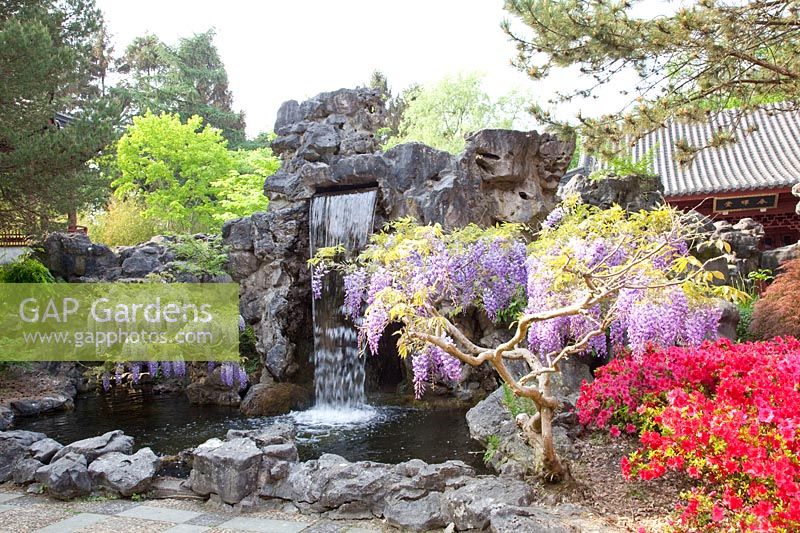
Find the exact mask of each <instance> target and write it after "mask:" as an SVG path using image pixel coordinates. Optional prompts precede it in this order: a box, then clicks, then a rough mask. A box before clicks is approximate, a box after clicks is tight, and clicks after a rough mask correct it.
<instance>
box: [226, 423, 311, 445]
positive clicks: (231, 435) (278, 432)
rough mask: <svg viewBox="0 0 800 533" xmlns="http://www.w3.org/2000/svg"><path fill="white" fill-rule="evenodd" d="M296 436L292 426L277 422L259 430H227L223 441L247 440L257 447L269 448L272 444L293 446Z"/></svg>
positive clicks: (295, 430)
mask: <svg viewBox="0 0 800 533" xmlns="http://www.w3.org/2000/svg"><path fill="white" fill-rule="evenodd" d="M296 435H297V429H296V428H295V427H294V424H288V423H284V422H277V423H274V424H271V425H269V426H267V427H264V428H259V429H229V430H228V433H227V434H226V435H225V439H226V440H233V439H241V438H248V439H251V440H253V441H254V442H255V443H256V445H257V446H269V445H272V444H293V443H294V438H295V436H296Z"/></svg>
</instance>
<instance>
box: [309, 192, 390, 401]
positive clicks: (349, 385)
mask: <svg viewBox="0 0 800 533" xmlns="http://www.w3.org/2000/svg"><path fill="white" fill-rule="evenodd" d="M376 199H377V190H375V189H370V190H363V189H362V190H357V191H351V192H340V193H331V194H319V195H317V196H314V198H312V199H311V212H310V214H309V227H310V237H311V238H310V245H311V255H312V256H313V255H314V254H315V253H316V252H317V250H319V249H320V248H325V247H328V246H337V245H342V246H343V247H344V248H345V250H347V253H348V254H349V255H355V254H356V253H358V252H359V251H360V250H361V249H363V248H364V246H365V245H366V244H367V241H368V239H369V236H370V234H371V233H372V225H373V223H374V214H375V201H376ZM313 317H314V360H315V368H314V385H315V388H316V395H317V404H316V408H323V409H324V408H339V409H341V408H353V407H358V406H360V405H362V404H364V401H365V397H364V358H363V357H359V353H358V339H357V333H356V330H355V328H354V327H353V324H352V322H351V321H350V319H348V318H347V317H346V316H345V314H344V284H343V282H342V275H341V274H340V273H339V272H330V273H328V275H326V276H325V279H324V281H323V285H322V297H321V298H320V299H319V300H315V301H314V304H313Z"/></svg>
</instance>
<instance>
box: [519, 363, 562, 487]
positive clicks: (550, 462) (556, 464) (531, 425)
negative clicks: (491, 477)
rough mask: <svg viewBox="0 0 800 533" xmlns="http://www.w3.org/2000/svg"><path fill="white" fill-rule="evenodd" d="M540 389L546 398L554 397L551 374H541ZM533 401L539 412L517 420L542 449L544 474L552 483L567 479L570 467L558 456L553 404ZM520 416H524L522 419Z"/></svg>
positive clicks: (529, 438) (534, 445)
mask: <svg viewBox="0 0 800 533" xmlns="http://www.w3.org/2000/svg"><path fill="white" fill-rule="evenodd" d="M539 389H540V391H541V393H542V396H543V397H544V398H545V399H552V395H551V385H550V375H549V374H544V375H541V376H539ZM532 399H533V398H532ZM533 401H534V403H535V404H536V408H537V410H538V413H537V414H536V415H535V416H533V417H528V416H526V415H519V417H518V420H517V422H518V424H519V425H520V427H521V429H522V431H523V433H524V434H525V438H526V439H527V441H528V443H529V444H530V446H531V447H532V448H534V449H540V450H541V462H542V464H541V472H542V476H543V477H544V478H545V479H546V480H547V481H549V482H551V483H560V482H562V481H567V480H568V479H569V469H568V468H567V467H566V465H565V464H564V463H563V462H562V461H561V458H560V457H559V456H558V452H557V451H556V447H555V443H554V442H553V415H554V414H555V413H554V410H553V408H552V407H551V406H548V405H546V404H543V403H540V402H537V401H536V400H535V399H533ZM520 417H522V418H521V419H520ZM537 458H538V457H537Z"/></svg>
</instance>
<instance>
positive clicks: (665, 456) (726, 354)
mask: <svg viewBox="0 0 800 533" xmlns="http://www.w3.org/2000/svg"><path fill="white" fill-rule="evenodd" d="M664 358H667V359H666V361H668V362H664ZM619 361H620V362H618V363H617V364H616V365H615V366H614V367H612V370H611V372H608V371H605V372H599V373H598V374H599V377H598V379H597V381H596V382H595V383H596V384H597V385H594V384H592V385H589V386H587V387H585V389H584V390H583V391H582V392H583V394H582V397H581V400H580V402H579V406H580V405H583V406H585V407H586V408H587V410H586V411H581V413H580V416H581V420H582V421H583V422H584V423H588V424H596V425H598V426H601V427H602V426H603V425H604V424H603V422H605V423H606V424H607V423H608V422H609V421H613V422H616V421H622V420H620V419H619V418H615V417H620V416H622V415H629V413H632V412H635V413H636V416H635V417H631V420H634V421H638V422H639V423H640V424H641V427H642V428H643V430H642V433H641V443H642V446H641V448H640V449H639V450H637V451H636V452H634V453H633V454H632V455H631V456H630V457H629V458H624V459H623V461H622V470H623V474H624V475H625V477H632V476H638V477H639V478H641V479H652V478H656V477H660V476H662V475H663V474H664V473H666V472H667V471H669V470H674V471H680V472H685V473H686V474H688V475H689V476H690V477H692V478H695V479H697V480H698V482H699V483H698V486H697V487H696V488H694V489H692V490H691V491H689V492H687V493H685V494H684V495H683V496H684V498H685V500H686V502H685V504H683V505H682V506H681V507H680V512H681V514H680V519H679V521H677V522H676V523H675V527H676V529H678V530H686V531H745V530H747V531H787V532H788V531H800V439H799V438H800V429H798V428H800V342H799V341H797V340H795V339H792V338H786V339H780V338H777V339H774V340H773V341H770V342H761V343H748V344H740V345H733V344H731V343H730V341H727V340H721V341H718V342H716V343H713V344H709V343H707V344H705V345H703V346H702V347H700V348H694V349H689V348H673V349H670V350H666V351H663V352H661V355H660V356H659V355H657V354H656V353H655V352H648V354H646V355H645V356H644V357H642V358H640V359H632V358H630V357H625V358H623V359H620V360H619ZM649 362H653V365H652V366H650V365H649V364H648V363H649ZM615 363H616V361H615ZM667 367H668V368H667ZM617 381H619V384H618V385H615V382H617ZM629 385H632V386H633V387H634V392H633V393H632V394H629V395H626V394H625V393H624V391H622V390H620V389H621V388H624V387H626V386H629ZM604 392H608V393H609V394H610V396H609V398H611V400H610V401H609V402H608V404H607V405H606V404H604V403H603V402H601V401H600V398H602V396H601V395H602V394H603V393H604ZM635 398H638V399H639V402H640V403H639V405H638V406H634V405H633V404H634V403H635V401H637V400H635ZM609 409H615V410H613V411H612V414H611V415H609V414H608V412H609ZM620 413H621V414H622V415H620ZM617 431H619V429H617Z"/></svg>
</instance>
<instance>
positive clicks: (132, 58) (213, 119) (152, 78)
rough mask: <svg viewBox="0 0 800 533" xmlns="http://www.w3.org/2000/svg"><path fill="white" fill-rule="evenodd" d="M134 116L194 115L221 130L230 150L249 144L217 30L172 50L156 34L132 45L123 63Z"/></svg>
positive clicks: (181, 42) (186, 41) (184, 116)
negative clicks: (229, 80)
mask: <svg viewBox="0 0 800 533" xmlns="http://www.w3.org/2000/svg"><path fill="white" fill-rule="evenodd" d="M118 70H119V72H120V73H122V74H125V76H126V78H125V79H124V81H123V86H124V87H125V88H126V89H127V91H128V93H129V95H130V98H131V103H132V111H133V112H134V113H136V114H142V113H144V112H146V111H148V110H150V111H152V112H154V113H160V112H166V113H177V114H178V115H180V117H181V118H182V119H183V120H186V119H188V118H189V117H191V116H193V115H198V116H201V117H203V120H205V122H206V123H207V124H210V125H211V126H214V127H215V128H218V129H220V130H222V132H223V136H224V137H225V138H226V139H227V140H228V142H229V143H230V144H231V146H233V147H236V146H238V145H240V144H242V143H243V142H245V131H244V128H245V122H244V114H243V113H242V112H236V111H233V96H232V94H231V91H230V89H229V87H228V73H227V71H226V70H225V65H224V63H223V62H222V59H221V58H220V55H219V51H218V50H217V47H216V45H215V44H214V30H209V31H207V32H205V33H199V34H196V35H194V36H192V37H188V38H182V39H180V40H179V41H178V43H177V45H176V46H169V45H167V44H165V43H163V42H161V40H160V39H159V38H158V37H156V36H155V35H151V34H148V35H144V36H141V37H138V38H136V39H134V40H133V42H132V43H131V44H130V45H129V46H128V47H127V48H126V49H125V53H124V54H123V56H122V58H120V60H119V67H118Z"/></svg>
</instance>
